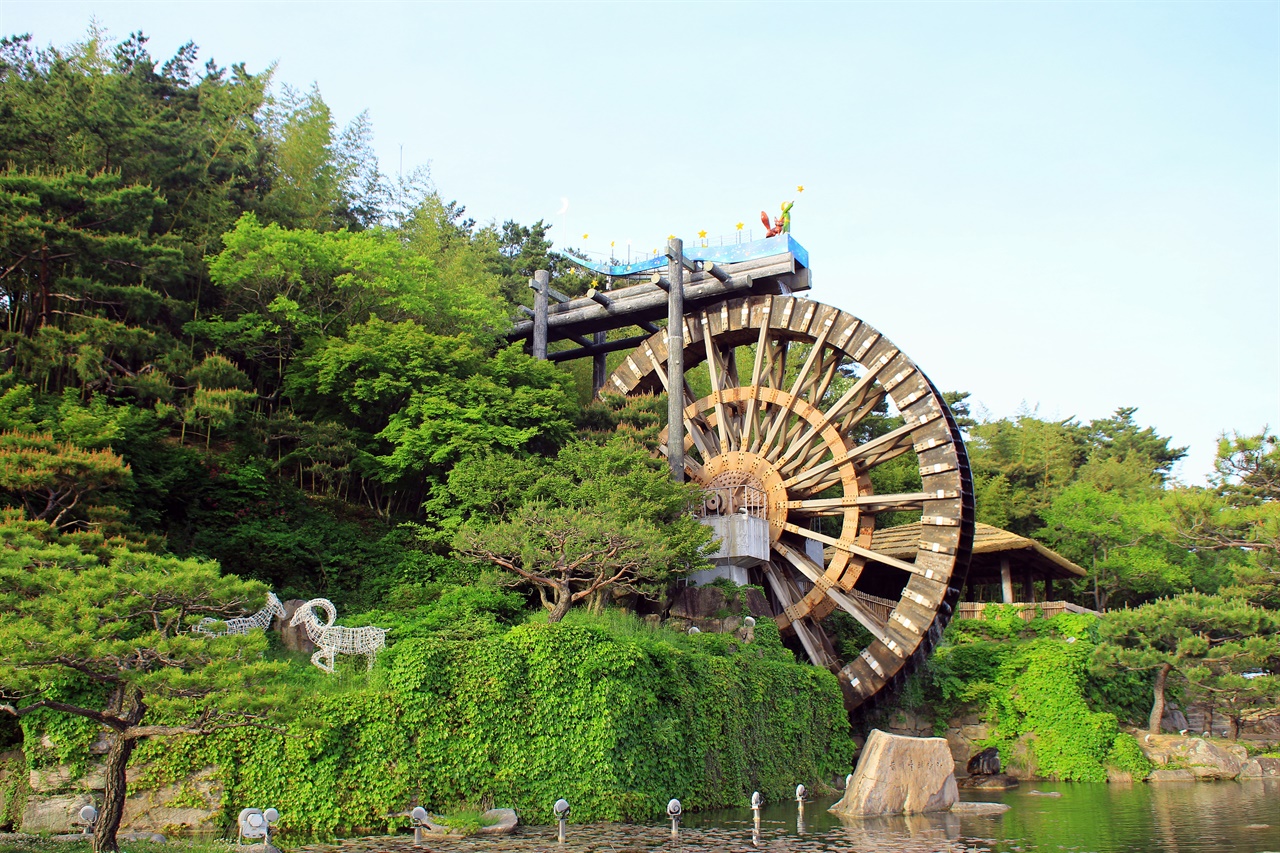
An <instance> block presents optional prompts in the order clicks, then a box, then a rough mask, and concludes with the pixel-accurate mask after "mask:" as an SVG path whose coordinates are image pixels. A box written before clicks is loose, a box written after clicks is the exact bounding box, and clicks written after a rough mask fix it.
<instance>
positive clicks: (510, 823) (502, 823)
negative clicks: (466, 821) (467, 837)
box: [480, 809, 520, 835]
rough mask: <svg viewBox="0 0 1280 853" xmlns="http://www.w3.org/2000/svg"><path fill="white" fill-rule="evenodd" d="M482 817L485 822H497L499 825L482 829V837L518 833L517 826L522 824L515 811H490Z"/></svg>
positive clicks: (491, 825) (494, 824) (495, 824)
mask: <svg viewBox="0 0 1280 853" xmlns="http://www.w3.org/2000/svg"><path fill="white" fill-rule="evenodd" d="M480 817H481V818H482V819H484V820H496V821H497V823H493V824H490V825H489V826H483V827H481V828H480V834H481V835H510V834H511V833H513V832H515V831H516V824H518V823H519V822H520V818H519V816H517V815H516V810H515V809H489V810H488V811H487V812H485V813H484V814H483V815H481V816H480Z"/></svg>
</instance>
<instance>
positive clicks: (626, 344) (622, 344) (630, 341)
mask: <svg viewBox="0 0 1280 853" xmlns="http://www.w3.org/2000/svg"><path fill="white" fill-rule="evenodd" d="M647 340H649V336H648V335H636V336H634V337H630V338H620V339H618V340H616V341H605V342H604V343H602V344H588V345H587V346H583V347H574V348H573V349H566V350H560V351H559V352H553V353H551V354H549V355H548V356H547V360H548V361H571V360H572V359H575V358H586V357H587V356H594V355H605V354H607V353H611V352H617V351H618V350H624V349H635V348H636V347H638V346H640V345H641V344H642V343H644V342H645V341H647Z"/></svg>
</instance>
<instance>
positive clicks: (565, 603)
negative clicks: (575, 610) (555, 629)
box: [547, 584, 573, 625]
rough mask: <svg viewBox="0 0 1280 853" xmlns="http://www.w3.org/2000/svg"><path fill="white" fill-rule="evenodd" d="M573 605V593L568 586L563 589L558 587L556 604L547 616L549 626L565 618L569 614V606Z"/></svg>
mask: <svg viewBox="0 0 1280 853" xmlns="http://www.w3.org/2000/svg"><path fill="white" fill-rule="evenodd" d="M571 604H573V591H572V590H570V589H569V586H568V584H566V585H565V586H563V587H560V586H557V587H556V603H555V606H554V607H552V608H551V613H550V614H548V616H547V624H548V625H550V624H554V623H556V622H559V621H560V620H561V619H563V618H564V615H565V614H566V613H568V612H569V605H571Z"/></svg>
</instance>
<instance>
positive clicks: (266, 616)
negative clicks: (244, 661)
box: [191, 592, 285, 637]
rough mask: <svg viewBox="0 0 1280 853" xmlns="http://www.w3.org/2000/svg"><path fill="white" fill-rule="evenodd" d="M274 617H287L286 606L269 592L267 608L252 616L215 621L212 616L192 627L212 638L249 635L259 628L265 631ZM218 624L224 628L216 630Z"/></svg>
mask: <svg viewBox="0 0 1280 853" xmlns="http://www.w3.org/2000/svg"><path fill="white" fill-rule="evenodd" d="M274 616H279V617H280V618H281V619H283V618H284V617H285V611H284V605H283V604H281V603H280V599H278V598H276V594H275V593H274V592H268V593H267V606H266V607H264V608H262V609H261V610H259V611H258V612H257V613H255V614H253V615H252V616H237V617H236V618H234V619H214V618H213V617H211V616H206V617H204V618H203V619H201V620H200V622H199V623H198V624H196V625H192V626H191V630H192V631H199V632H200V633H201V634H207V635H209V636H210V637H225V636H227V635H228V634H247V633H249V632H250V631H253V630H256V629H259V628H261V629H262V630H264V631H265V630H266V629H267V627H268V626H269V625H270V624H271V619H272V617H274ZM218 623H222V626H223V627H222V628H220V629H219V628H214V627H213V626H214V625H217V624H218Z"/></svg>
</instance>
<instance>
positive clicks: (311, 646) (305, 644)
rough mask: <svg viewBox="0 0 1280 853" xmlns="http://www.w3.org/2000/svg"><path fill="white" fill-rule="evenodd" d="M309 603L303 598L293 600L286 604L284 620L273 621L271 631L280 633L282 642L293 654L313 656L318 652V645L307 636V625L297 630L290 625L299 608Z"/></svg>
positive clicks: (277, 618) (298, 627) (278, 618)
mask: <svg viewBox="0 0 1280 853" xmlns="http://www.w3.org/2000/svg"><path fill="white" fill-rule="evenodd" d="M306 603H307V602H305V601H303V600H302V599H301V598H291V599H289V600H288V601H286V602H284V618H283V619H281V618H280V617H279V616H277V617H276V618H275V619H273V620H271V630H273V631H279V632H280V642H281V643H283V644H284V647H285V648H286V649H288V650H289V651H291V652H301V653H302V654H307V655H309V654H311V653H312V652H314V651H315V650H316V644H315V643H313V642H311V638H310V637H308V636H307V628H306V626H305V625H299V626H297V627H296V628H295V627H292V626H290V625H289V620H291V619H293V614H295V613H297V612H298V608H299V607H301V606H302V605H304V604H306Z"/></svg>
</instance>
